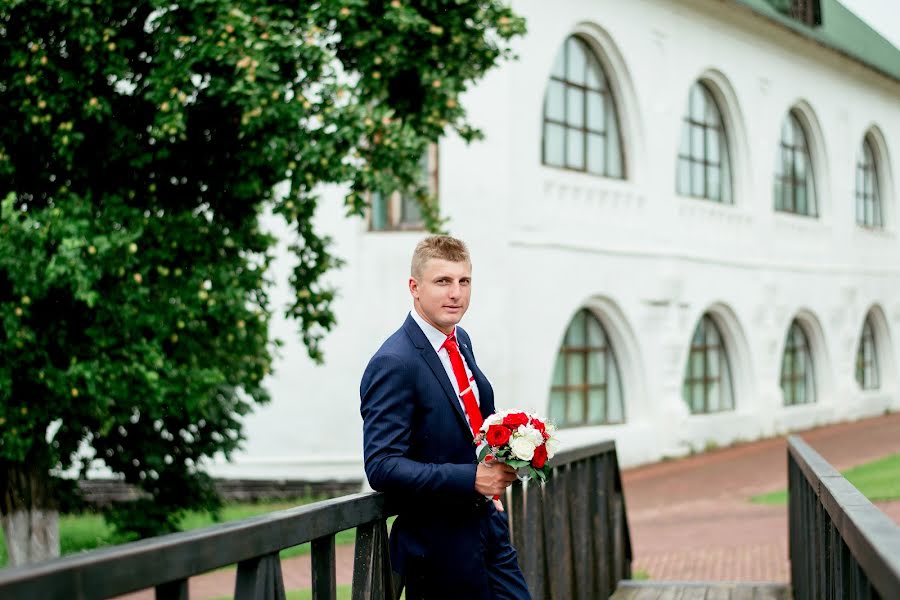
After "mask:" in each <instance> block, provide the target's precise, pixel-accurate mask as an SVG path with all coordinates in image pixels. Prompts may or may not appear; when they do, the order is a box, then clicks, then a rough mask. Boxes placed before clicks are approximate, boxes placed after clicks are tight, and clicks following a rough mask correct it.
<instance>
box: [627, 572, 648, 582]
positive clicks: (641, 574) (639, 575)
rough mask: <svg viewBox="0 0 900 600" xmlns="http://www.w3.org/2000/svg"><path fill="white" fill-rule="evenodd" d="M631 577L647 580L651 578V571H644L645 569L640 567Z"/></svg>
mask: <svg viewBox="0 0 900 600" xmlns="http://www.w3.org/2000/svg"><path fill="white" fill-rule="evenodd" d="M631 579H633V580H634V581H647V580H648V579H650V573H648V572H647V571H644V570H643V569H638V570H637V571H635V572H634V573H632V574H631Z"/></svg>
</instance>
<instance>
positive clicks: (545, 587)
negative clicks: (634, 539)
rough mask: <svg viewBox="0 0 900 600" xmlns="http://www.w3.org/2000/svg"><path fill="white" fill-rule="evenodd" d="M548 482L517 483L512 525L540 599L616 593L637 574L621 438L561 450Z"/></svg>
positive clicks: (577, 598)
mask: <svg viewBox="0 0 900 600" xmlns="http://www.w3.org/2000/svg"><path fill="white" fill-rule="evenodd" d="M551 464H552V465H553V473H552V475H551V476H550V480H549V481H548V482H547V483H546V484H545V485H543V486H538V485H529V484H526V485H525V486H522V485H518V484H517V485H514V486H512V488H511V490H510V492H511V502H510V514H511V519H510V527H511V529H512V540H513V545H514V546H515V547H516V550H517V552H518V554H519V565H520V566H521V567H522V571H523V572H524V574H525V580H526V581H527V582H528V589H529V591H531V596H532V597H533V598H535V600H538V599H541V600H543V599H544V598H552V599H554V600H581V599H582V598H583V599H594V598H608V597H609V596H610V595H611V594H612V593H613V591H614V590H615V589H616V584H617V583H618V582H619V581H621V580H622V579H629V578H630V577H631V558H632V553H631V536H630V534H629V531H628V518H627V515H626V511H625V496H624V494H623V492H622V478H621V475H620V473H619V464H618V460H617V457H616V446H615V444H614V443H613V442H602V443H599V444H595V445H592V446H588V447H584V448H577V449H574V450H569V451H567V452H564V453H560V454H558V455H557V456H555V457H554V459H553V461H552V463H551Z"/></svg>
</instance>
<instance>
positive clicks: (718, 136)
mask: <svg viewBox="0 0 900 600" xmlns="http://www.w3.org/2000/svg"><path fill="white" fill-rule="evenodd" d="M677 177H678V180H677V182H676V184H677V188H678V193H679V194H681V195H682V196H694V197H696V198H706V199H708V200H713V201H715V202H722V203H724V204H731V203H732V202H733V200H732V195H731V164H730V162H729V157H728V140H727V139H726V137H725V126H724V125H723V124H722V115H721V113H720V112H719V107H718V106H717V105H716V101H715V99H714V98H713V95H712V93H710V91H709V89H708V88H707V87H706V86H705V85H704V84H702V83H700V82H697V83H695V84H694V85H693V86H691V91H690V94H689V95H688V106H687V112H686V113H685V115H684V122H683V124H682V126H681V146H680V147H679V149H678V176H677Z"/></svg>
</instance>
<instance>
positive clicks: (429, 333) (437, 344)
mask: <svg viewBox="0 0 900 600" xmlns="http://www.w3.org/2000/svg"><path fill="white" fill-rule="evenodd" d="M409 314H410V315H412V318H413V320H414V321H415V322H416V324H417V325H418V326H419V328H420V329H421V330H422V333H424V334H425V337H426V338H428V342H429V343H430V344H431V347H432V348H434V351H435V352H437V355H438V358H439V359H441V364H442V365H444V371H446V372H447V379H449V380H450V385H452V386H453V390H454V391H455V392H456V399H457V401H459V405H460V406H461V407H462V410H463V414H466V406H465V404H463V401H462V398H460V396H459V392H460V389H459V384H458V383H456V375H454V374H453V365H452V364H451V363H450V355H449V354H448V353H447V349H446V348H442V346H443V345H444V341H445V340H446V339H447V335H446V334H445V333H444V332H442V331H441V330H440V329H437V328H436V327H435V326H434V325H432V324H431V323H429V322H428V321H426V320H425V319H423V318H422V316H421V315H420V314H419V313H418V312H416V311H415V309H414V310H411V311H410V312H409ZM455 331H456V330H455V328H454V332H455ZM456 343H457V344H462V340H460V339H459V338H458V337H457V338H456ZM459 357H460V358H461V359H462V362H463V366H464V367H465V368H466V378H468V380H469V385H471V386H472V392H473V393H474V394H475V402H477V403H478V405H479V406H481V397H480V396H479V394H478V386H477V385H476V384H475V378H474V376H473V375H472V370H471V369H470V368H469V365H468V364H467V363H466V357H465V356H463V353H462V352H460V353H459Z"/></svg>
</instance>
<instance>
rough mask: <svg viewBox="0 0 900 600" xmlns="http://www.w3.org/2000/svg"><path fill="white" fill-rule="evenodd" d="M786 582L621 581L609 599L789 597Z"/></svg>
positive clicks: (785, 599) (760, 599) (780, 599)
mask: <svg viewBox="0 0 900 600" xmlns="http://www.w3.org/2000/svg"><path fill="white" fill-rule="evenodd" d="M790 597H791V591H790V586H788V585H786V584H783V583H767V582H764V583H743V582H721V581H634V580H631V579H626V580H624V581H620V582H619V585H618V587H617V588H616V592H615V593H614V594H613V595H612V596H610V600H790Z"/></svg>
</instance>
